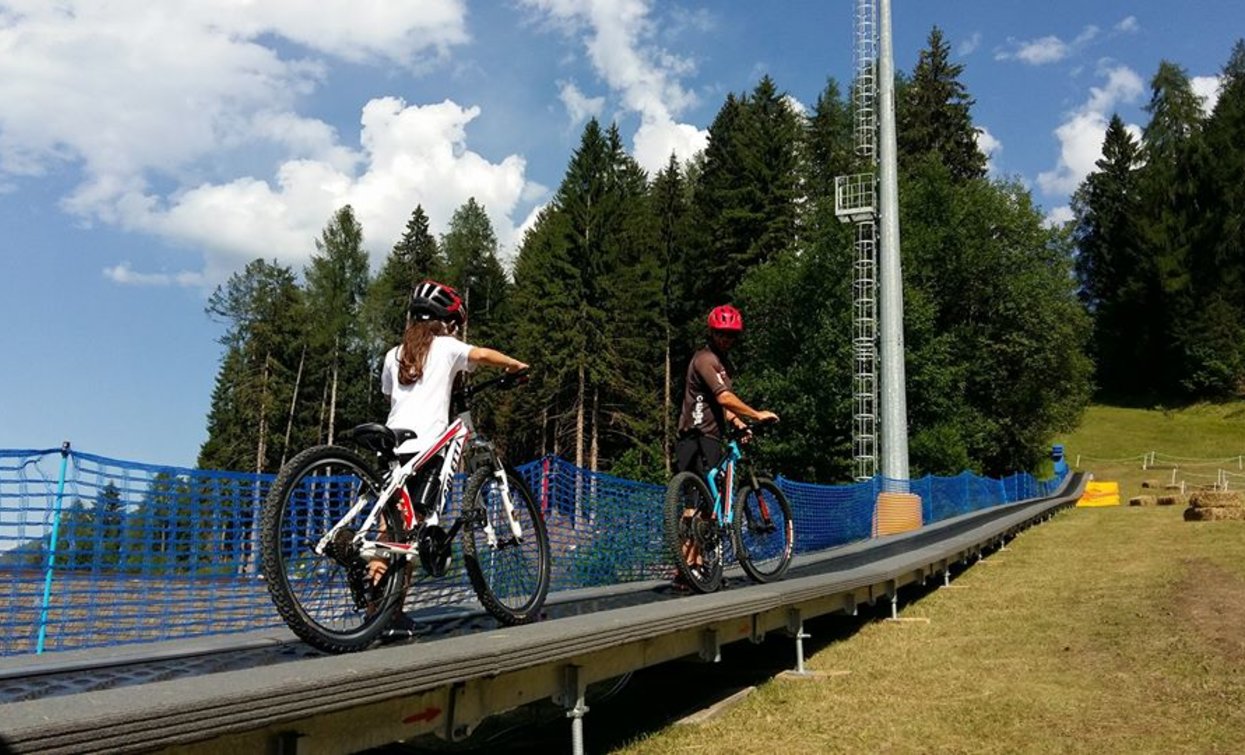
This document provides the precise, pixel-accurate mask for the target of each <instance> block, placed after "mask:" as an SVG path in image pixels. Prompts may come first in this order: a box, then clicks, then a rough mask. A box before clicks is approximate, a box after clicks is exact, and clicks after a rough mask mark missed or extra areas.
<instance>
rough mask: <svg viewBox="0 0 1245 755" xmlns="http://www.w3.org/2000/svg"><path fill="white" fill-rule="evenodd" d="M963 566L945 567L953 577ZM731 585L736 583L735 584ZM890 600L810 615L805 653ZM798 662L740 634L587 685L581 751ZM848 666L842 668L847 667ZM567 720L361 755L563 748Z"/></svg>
mask: <svg viewBox="0 0 1245 755" xmlns="http://www.w3.org/2000/svg"><path fill="white" fill-rule="evenodd" d="M963 570H964V567H962V566H957V567H956V568H953V569H952V571H951V577H952V581H954V579H955V578H956V577H957V576H958V575H959V574H961V573H963ZM734 584H735V585H740V584H741V583H739V582H735V583H734ZM941 585H942V577H941V576H938V577H937V578H933V577H931V578H930V579H929V580H928V581H927V583H926V584H924V585H909V586H907V587H905V588H903V589H902V590H900V593H899V609H900V611H902V610H903V609H904V608H906V607H907V606H911V605H915V604H917V603H919V602H920V601H921V600H922V599H924V598H925V597H927V596H928V595H931V594H932V593H933V592H934V591H936V590H937V589H938V587H940V586H941ZM890 615H891V604H890V602H889V601H888V600H879V601H877V602H876V603H875V604H874V605H872V606H870V605H861V606H859V607H858V611H857V615H856V616H847V615H845V614H830V615H826V616H820V617H817V618H814V619H809V620H808V621H806V622H805V624H804V631H805V633H806V634H808V635H810V636H809V637H808V638H807V639H805V641H804V653H805V658H806V659H807V658H808V657H810V656H812V655H813V654H815V653H817V652H819V651H820V650H822V649H823V648H825V647H827V646H829V645H830V644H832V643H835V642H842V641H844V640H848V639H850V638H851V637H852V636H853V635H855V634H856V633H857V632H859V631H860V630H861V629H862V628H863V627H865V626H866V625H868V624H870V623H872V622H874V621H881V620H884V619H887V618H889V617H890ZM795 667H796V655H795V640H794V639H793V638H792V637H790V636H789V635H787V634H785V633H783V632H772V633H770V634H768V635H767V636H766V639H765V641H764V642H763V643H761V644H759V645H753V644H752V643H750V642H748V641H746V640H744V641H740V642H734V643H731V644H729V645H724V646H722V660H721V662H719V663H704V662H701V661H699V660H690V659H688V660H676V661H671V662H669V663H663V664H660V665H658V666H653V667H650V668H646V669H641V670H639V671H636V672H635V673H634V674H632V675H631V676H630V678H626V677H623V678H620V679H614V680H609V681H606V682H601V683H599V684H594V685H591V686H590V687H589V688H588V692H587V705H588V708H589V712H588V713H587V715H586V716H585V717H584V719H583V720H584V751H585V752H609V751H611V750H615V749H617V748H619V747H623V746H624V745H626V744H628V743H630V742H633V741H635V740H637V739H641V738H643V737H645V736H647V735H649V734H652V733H655V732H657V731H660V730H661V729H664V728H666V727H667V726H670V725H671V724H673V723H675V722H676V721H678V720H680V719H682V718H684V717H686V716H688V715H691V714H692V713H695V712H697V711H700V710H703V709H705V708H708V707H710V706H712V705H714V704H716V703H718V702H721V701H722V700H725V699H726V698H728V697H730V696H731V695H733V694H735V693H736V692H738V691H740V690H741V689H744V688H746V687H750V686H756V685H760V684H764V683H765V682H767V681H770V680H771V679H773V678H774V677H775V676H777V675H778V674H779V673H781V672H783V671H787V670H794V669H795ZM845 670H846V669H845ZM570 744H571V725H570V721H569V719H567V717H566V712H565V711H564V710H563V709H562V708H560V707H558V706H555V705H554V704H553V703H552V702H550V701H548V700H546V701H543V702H538V703H532V704H530V705H527V706H524V707H523V708H520V709H518V710H515V711H511V712H509V713H506V714H503V715H500V716H494V717H493V718H490V719H486V720H485V721H484V722H483V723H481V724H480V726H479V727H478V728H477V729H476V730H475V732H474V733H473V734H472V735H471V737H469V738H468V739H466V740H464V741H462V742H458V743H450V742H446V741H444V740H441V739H438V738H435V737H424V738H421V739H419V740H417V741H413V742H412V743H410V744H394V745H389V746H387V747H381V748H377V749H373V750H368V751H366V753H367V755H413V754H414V753H424V752H462V753H469V752H486V751H488V752H497V751H502V752H508V753H531V754H532V755H535V754H536V753H540V754H541V755H544V753H549V752H566V751H567V750H568V749H569V748H570Z"/></svg>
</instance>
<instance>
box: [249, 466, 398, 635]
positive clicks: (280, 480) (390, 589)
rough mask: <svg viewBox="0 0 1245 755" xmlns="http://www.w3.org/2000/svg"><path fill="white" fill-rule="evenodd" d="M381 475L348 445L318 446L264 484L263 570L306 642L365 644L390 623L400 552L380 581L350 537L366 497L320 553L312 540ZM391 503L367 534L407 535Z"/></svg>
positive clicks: (372, 493) (373, 490) (373, 491)
mask: <svg viewBox="0 0 1245 755" xmlns="http://www.w3.org/2000/svg"><path fill="white" fill-rule="evenodd" d="M380 490H381V482H380V479H379V478H378V477H377V476H376V473H375V472H373V471H372V467H371V465H370V464H369V463H368V462H366V461H365V460H364V459H363V458H362V457H361V456H359V455H358V454H357V453H355V452H354V451H351V450H350V449H348V448H342V447H340V446H315V447H312V448H309V449H307V450H306V451H303V452H302V453H300V454H298V455H297V456H295V457H294V458H293V459H291V460H290V461H289V463H288V464H286V465H285V466H284V467H282V468H281V472H280V473H279V474H278V475H277V479H276V480H275V481H274V482H273V483H272V487H271V488H270V489H269V492H268V497H267V499H266V500H265V502H264V508H263V513H262V519H261V524H260V528H261V529H260V536H261V538H262V540H261V551H262V563H263V570H264V577H265V579H266V580H267V582H268V592H269V593H270V594H271V596H272V601H273V603H275V604H276V607H277V611H278V612H279V613H280V614H281V618H282V619H284V620H285V623H286V624H288V625H289V627H290V629H291V630H292V631H293V632H294V634H296V635H298V636H299V637H300V638H302V639H303V640H304V641H306V642H307V643H308V644H309V645H312V646H314V647H316V648H318V649H320V650H324V651H326V652H330V653H347V652H352V651H356V650H362V649H364V648H366V647H368V646H369V645H371V644H372V642H374V641H375V640H376V639H377V638H378V637H379V636H380V634H381V633H382V632H384V630H385V629H387V628H388V627H389V625H390V624H391V623H392V622H393V620H394V618H395V617H396V615H397V613H398V611H399V610H401V607H402V598H403V595H404V593H405V588H406V585H405V581H406V571H407V570H406V568H405V565H406V564H405V561H406V559H405V558H402V559H398V560H397V561H392V562H390V564H389V568H388V570H387V571H386V573H385V575H384V576H383V577H382V578H381V580H380V582H379V583H377V584H372V583H371V580H370V578H368V576H367V561H366V560H365V559H364V557H363V556H362V555H361V554H360V553H359V549H358V547H357V546H356V545H354V544H353V543H352V542H351V540H352V539H353V536H354V535H356V534H359V529H358V528H360V527H362V526H363V524H364V521H365V520H366V518H367V516H368V514H369V513H370V511H371V508H372V506H371V504H370V503H369V504H368V505H367V506H365V507H364V509H363V511H362V512H360V513H359V514H358V516H356V517H355V518H354V520H353V521H350V522H346V523H345V524H344V527H343V529H341V530H339V531H338V532H339V535H338V536H337V537H335V538H334V540H333V542H331V543H330V544H329V545H328V547H326V548H325V553H324V554H317V553H316V552H315V550H314V549H315V545H316V543H318V542H319V540H320V538H321V537H323V536H324V535H325V533H327V532H328V531H329V530H330V529H331V528H332V527H333V525H335V524H336V523H337V522H338V521H339V520H340V519H341V518H342V517H343V516H345V514H346V513H347V512H348V511H349V510H350V508H351V506H353V505H354V504H355V502H356V501H357V500H358V499H359V497H360V496H368V497H369V499H370V500H371V501H375V500H376V496H377V495H378V494H379V493H380ZM395 509H396V507H394V506H385V507H384V508H383V509H382V512H383V517H382V518H383V522H384V530H383V532H382V530H381V527H380V526H379V525H373V526H372V527H371V528H370V529H369V531H367V532H365V533H363V534H364V537H365V538H367V539H368V540H381V539H383V540H387V541H393V542H404V541H405V535H406V533H405V530H404V528H403V524H404V523H403V521H402V519H401V517H400V516H399V515H398V512H397V511H396V510H395Z"/></svg>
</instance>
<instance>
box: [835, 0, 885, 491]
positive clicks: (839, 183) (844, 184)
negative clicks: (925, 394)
mask: <svg viewBox="0 0 1245 755" xmlns="http://www.w3.org/2000/svg"><path fill="white" fill-rule="evenodd" d="M855 5H856V19H855V25H854V35H855V43H854V44H853V46H852V51H853V58H854V60H853V63H854V66H853V67H854V72H853V76H854V80H853V82H852V121H853V132H854V134H855V141H856V154H857V156H859V157H860V158H861V161H862V162H864V163H866V164H868V165H869V166H870V170H869V172H867V173H857V174H855V175H851V176H838V177H837V178H835V180H834V211H835V214H836V215H837V216H838V217H839V219H840V220H841V221H843V222H844V223H848V222H850V223H852V224H853V225H854V230H855V252H856V254H855V260H854V262H853V264H852V300H853V305H852V359H853V371H852V467H853V473H854V475H855V477H856V479H857V480H867V479H869V478H870V477H873V476H874V475H875V474H877V465H878V451H877V449H878V434H877V428H878V416H877V406H878V380H877V375H878V372H877V362H878V360H877V343H878V309H877V269H878V268H877V238H878V235H877V108H876V101H877V65H878V36H877V7H876V0H856V3H855Z"/></svg>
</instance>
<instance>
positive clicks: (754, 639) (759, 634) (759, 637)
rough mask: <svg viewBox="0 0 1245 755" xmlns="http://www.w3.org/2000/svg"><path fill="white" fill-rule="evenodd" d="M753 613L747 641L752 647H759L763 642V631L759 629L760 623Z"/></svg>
mask: <svg viewBox="0 0 1245 755" xmlns="http://www.w3.org/2000/svg"><path fill="white" fill-rule="evenodd" d="M759 618H760V617H758V616H757V615H756V614H755V613H754V614H752V631H751V632H750V633H749V635H748V641H749V642H751V643H752V644H753V645H760V644H761V643H762V642H765V631H764V630H762V629H761V622H760V621H759Z"/></svg>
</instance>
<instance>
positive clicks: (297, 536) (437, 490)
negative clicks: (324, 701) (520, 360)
mask: <svg viewBox="0 0 1245 755" xmlns="http://www.w3.org/2000/svg"><path fill="white" fill-rule="evenodd" d="M526 381H527V377H526V375H525V374H524V373H512V374H507V375H503V376H501V377H499V378H495V379H493V380H489V381H487V382H484V383H479V384H476V385H474V386H468V387H466V388H463V389H461V390H458V391H456V392H455V394H454V400H453V403H454V410H455V412H456V413H457V417H456V419H455V420H454V421H453V422H451V423H450V426H449V428H447V429H446V431H445V433H444V434H443V435H442V436H441V437H440V438H439V439H437V441H436V442H435V443H433V444H432V445H431V446H430V447H429V448H428V449H427V450H426V451H424V452H422V453H420V454H418V455H415V456H412V457H410V458H405V459H403V458H400V457H399V455H398V453H397V449H398V448H399V446H401V445H402V443H404V442H405V441H407V440H410V439H411V438H413V437H415V433H414V432H412V431H410V430H393V429H391V428H389V427H386V426H384V425H381V424H376V423H369V424H365V425H360V426H358V427H356V428H354V429H352V430H350V431H348V432H347V433H344V434H343V436H342V437H343V439H346V440H349V441H352V442H354V443H357V444H358V445H360V446H363V447H364V448H367V449H369V450H371V451H372V452H374V453H375V455H376V456H377V458H378V459H379V460H380V461H381V462H383V463H385V464H386V465H387V471H386V472H385V473H384V474H383V475H378V474H377V473H376V472H375V471H374V467H373V464H372V463H371V462H369V461H368V460H367V459H365V458H364V457H363V456H361V455H360V454H359V453H357V452H355V451H353V450H351V449H349V448H345V447H343V446H338V445H329V446H314V447H312V448H308V449H307V450H305V451H303V452H301V453H299V454H298V455H297V456H295V457H294V458H293V459H291V460H290V461H289V463H288V464H286V465H285V466H284V467H282V469H281V472H280V473H279V474H278V475H277V479H276V480H275V481H274V482H273V484H272V488H271V489H270V491H269V493H268V498H267V500H266V502H265V504H264V510H263V517H262V522H261V537H262V538H263V539H262V546H261V548H262V557H263V568H264V576H265V577H266V578H267V581H268V591H269V593H271V595H272V600H273V602H274V603H275V604H276V606H277V610H278V611H279V612H280V614H281V618H283V619H284V620H285V622H286V624H288V625H289V627H290V629H291V630H293V631H294V633H295V634H297V635H298V636H299V637H301V638H302V639H303V640H305V641H306V642H307V643H308V644H310V645H313V646H315V647H317V648H319V649H321V650H324V651H327V652H331V653H345V652H351V651H355V650H362V649H364V648H366V647H368V646H369V645H371V644H372V643H373V642H374V641H376V640H377V639H379V638H380V637H381V635H382V633H384V632H385V630H386V629H387V628H389V626H390V625H391V624H393V622H394V620H395V619H396V618H397V616H398V615H399V612H400V611H401V610H402V604H403V602H404V600H405V597H406V591H407V588H408V586H409V574H410V569H408V568H407V565H408V563H410V562H411V561H412V560H413V559H414V558H416V557H417V558H418V560H419V563H420V564H421V565H422V567H423V569H424V570H425V571H426V572H427V573H428V574H430V575H431V576H433V577H441V576H444V575H445V574H446V572H447V571H448V568H449V563H450V556H451V548H452V545H453V541H454V538H455V536H457V535H458V533H459V532H460V531H461V532H463V533H464V537H463V544H462V554H463V565H464V566H465V567H466V570H467V575H468V576H469V577H470V580H471V586H472V588H473V589H474V590H475V593H476V595H477V597H479V599H480V603H481V604H482V605H483V606H484V608H485V609H486V610H487V611H488V612H489V613H490V614H492V615H493V616H494V617H496V618H497V620H498V621H500V622H502V623H503V624H523V623H527V622H529V621H532V620H534V619H536V618H537V617H538V615H539V612H540V609H541V607H542V606H543V605H544V602H545V595H546V593H548V591H549V579H550V555H549V536H548V534H547V532H546V530H545V522H544V519H543V517H542V516H541V513H540V510H539V509H538V508H537V507H536V503H535V502H534V501H533V500H532V494H531V492H530V491H529V490H528V487H527V484H526V483H525V482H524V481H523V479H522V478H521V477H519V476H518V474H517V473H516V472H515V471H514V470H513V469H511V468H510V467H507V466H504V465H503V464H502V463H501V462H500V460H499V459H498V458H497V453H496V450H495V449H494V447H493V445H492V443H490V442H488V441H487V440H485V439H484V438H482V437H480V436H479V435H477V434H476V433H475V428H474V426H473V424H472V420H471V411H470V408H469V401H470V399H471V397H472V396H473V395H475V394H478V393H480V392H481V391H483V390H486V389H489V388H500V389H506V388H512V387H515V386H517V385H521V384H522V383H524V382H526ZM464 451H465V456H466V459H465V462H466V463H465V468H466V471H467V473H468V476H467V480H466V484H465V487H464V493H463V498H462V501H463V505H462V510H461V512H460V513H459V515H458V517H457V518H456V519H455V520H454V522H453V524H451V525H450V526H449V528H448V529H446V528H444V527H442V525H441V520H442V517H443V516H444V515H445V514H446V509H447V507H448V504H449V501H450V498H451V493H452V490H453V487H454V481H455V475H456V473H457V471H458V469H459V463H460V461H461V460H462V459H463V456H464ZM377 560H383V561H385V562H387V563H386V567H387V568H386V569H385V570H384V574H383V576H381V577H380V578H379V579H378V580H375V579H373V577H372V576H371V573H372V572H373V571H377V570H369V568H368V567H369V564H370V563H372V562H374V561H377Z"/></svg>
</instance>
